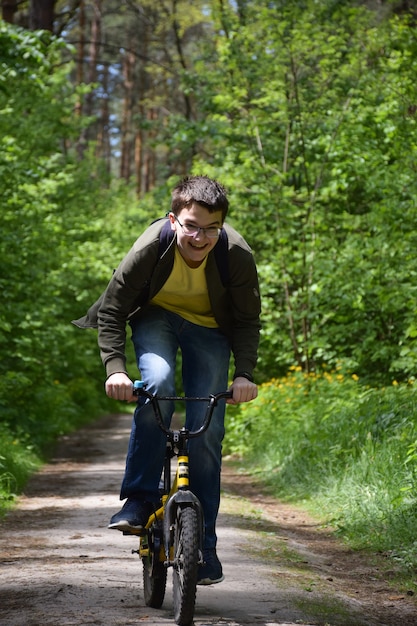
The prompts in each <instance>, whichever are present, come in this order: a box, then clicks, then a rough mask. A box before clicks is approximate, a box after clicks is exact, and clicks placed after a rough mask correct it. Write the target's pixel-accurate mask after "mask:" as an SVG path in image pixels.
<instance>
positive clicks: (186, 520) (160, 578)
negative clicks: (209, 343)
mask: <svg viewBox="0 0 417 626" xmlns="http://www.w3.org/2000/svg"><path fill="white" fill-rule="evenodd" d="M133 387H134V394H135V395H137V396H142V397H145V398H146V399H147V400H148V401H149V402H150V403H151V406H152V408H153V411H154V415H155V419H156V422H157V424H158V426H159V428H160V429H161V430H162V432H163V433H164V434H165V435H166V437H167V445H166V452H165V459H164V465H163V472H162V478H161V489H160V492H161V502H160V506H159V508H157V510H156V511H154V512H153V513H151V515H150V516H149V519H148V522H147V524H146V525H145V528H144V530H143V531H142V532H141V533H138V534H139V550H133V552H136V553H138V554H139V558H140V559H141V561H142V565H143V588H144V597H145V604H146V606H150V607H152V608H157V609H158V608H160V607H161V606H162V603H163V601H164V597H165V591H166V583H167V572H168V568H169V567H172V568H173V576H172V582H173V599H174V619H175V623H176V624H178V625H180V626H189V625H190V624H192V623H193V618H194V610H195V601H196V594H197V582H198V568H199V566H200V565H203V539H204V515H203V510H202V506H201V504H200V501H199V500H198V498H197V496H196V495H195V494H193V493H192V491H190V489H189V467H188V451H187V442H188V440H189V439H192V438H194V437H199V436H201V435H202V434H203V433H204V432H205V431H206V430H207V429H208V427H209V425H210V421H211V418H212V415H213V411H214V408H215V407H216V406H217V404H218V402H219V401H220V400H222V399H226V398H231V397H232V392H231V391H223V392H220V393H217V394H212V395H210V396H208V397H186V396H157V395H156V394H151V393H150V392H148V391H146V385H145V384H144V383H143V381H135V382H134V386H133ZM160 401H171V402H206V403H207V408H206V413H205V416H204V420H203V422H202V424H201V426H200V427H199V428H198V429H197V430H195V431H189V430H187V429H186V428H185V426H183V427H182V428H181V429H179V430H173V429H171V428H167V427H166V426H165V424H164V422H163V419H162V415H161V411H160V406H159V402H160ZM174 457H177V468H176V473H175V478H174V480H172V476H171V463H172V459H173V458H174Z"/></svg>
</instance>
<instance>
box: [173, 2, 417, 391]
mask: <svg viewBox="0 0 417 626" xmlns="http://www.w3.org/2000/svg"><path fill="white" fill-rule="evenodd" d="M211 9H212V18H213V20H214V27H215V28H214V30H215V32H214V35H213V39H212V41H213V42H214V44H213V43H212V41H211V40H210V41H208V40H205V41H203V42H202V44H201V45H200V49H199V51H198V53H197V52H196V53H195V55H194V59H193V60H194V65H193V69H192V71H191V70H189V71H188V72H186V76H184V77H183V81H184V88H186V89H188V90H189V91H190V90H191V91H192V93H193V95H194V97H195V98H196V99H197V101H198V110H199V112H200V118H199V121H198V123H196V122H195V121H193V122H192V123H191V124H190V123H188V122H187V124H184V123H183V122H180V123H179V124H178V125H177V130H176V132H175V122H176V120H175V119H172V120H171V127H170V135H171V137H175V138H178V137H181V142H182V145H184V146H185V145H186V144H187V142H188V145H189V146H190V147H193V148H194V150H195V152H196V156H195V158H194V166H193V169H194V172H196V173H197V172H201V171H204V172H207V173H208V174H210V175H213V176H215V177H217V178H219V179H220V180H221V181H222V182H224V183H225V184H226V186H228V187H229V188H230V190H231V201H232V202H231V205H232V211H231V216H230V221H231V222H232V223H233V224H234V225H235V226H237V227H238V229H239V230H240V231H241V232H242V233H243V234H244V235H245V236H246V238H247V239H248V241H249V242H250V244H251V245H252V247H253V248H254V251H255V254H256V257H257V260H258V264H259V269H260V276H261V287H262V293H263V311H264V314H263V325H264V326H263V334H262V346H261V359H260V363H259V373H260V376H261V378H264V379H268V377H270V376H271V373H272V374H274V375H279V374H280V373H283V372H285V371H286V369H287V368H288V367H289V366H290V365H291V364H292V363H296V364H297V365H300V366H301V367H302V368H303V370H304V371H306V372H310V371H314V370H315V369H316V368H320V366H321V365H323V364H327V365H328V366H331V367H334V366H335V365H336V363H337V361H338V360H339V359H340V358H343V360H344V362H345V363H347V364H348V365H349V368H350V370H351V371H352V372H357V373H358V374H359V375H360V376H361V377H364V376H367V377H368V378H369V380H370V381H374V382H375V381H376V380H379V381H382V382H383V381H384V380H388V379H389V378H390V377H393V376H395V377H397V378H399V379H406V378H407V377H408V376H409V375H411V374H412V373H413V372H414V371H415V367H416V364H417V363H416V354H417V351H416V348H415V337H413V336H412V334H410V333H413V328H415V307H414V306H413V305H412V303H413V302H414V301H415V296H416V293H415V290H416V281H415V267H414V265H415V264H414V260H413V257H414V253H413V250H414V249H415V243H416V242H415V234H414V232H415V228H414V227H413V221H414V217H415V208H416V205H415V197H416V180H417V179H416V176H415V161H416V159H415V155H416V146H417V126H416V108H415V102H416V101H417V92H416V83H415V72H416V63H417V40H416V37H415V29H414V28H413V25H412V23H410V22H409V20H408V17H407V15H403V16H401V17H398V16H395V15H394V14H391V13H390V12H389V11H387V12H386V13H385V14H384V15H383V16H381V13H378V12H376V11H373V10H371V9H369V8H366V7H365V6H359V5H358V6H352V3H348V2H343V3H340V2H333V1H331V0H328V1H325V2H320V3H318V2H313V1H309V0H307V1H306V2H303V3H282V2H276V3H271V2H245V4H244V10H243V9H242V7H241V6H240V5H239V6H236V5H234V4H233V3H221V5H219V4H218V3H217V2H213V3H211ZM177 123H178V120H177ZM183 149H185V148H183Z"/></svg>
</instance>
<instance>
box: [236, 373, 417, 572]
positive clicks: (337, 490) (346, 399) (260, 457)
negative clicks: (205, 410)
mask: <svg viewBox="0 0 417 626" xmlns="http://www.w3.org/2000/svg"><path fill="white" fill-rule="evenodd" d="M225 448H226V451H227V452H229V453H235V454H236V453H237V454H240V455H242V456H243V457H244V458H245V461H246V463H249V464H250V466H251V468H252V471H253V472H256V473H257V474H259V475H260V477H261V478H262V481H263V482H264V483H265V484H266V485H268V487H269V488H270V489H271V490H272V492H273V493H274V494H275V495H276V496H277V497H278V498H280V499H282V500H286V501H293V502H297V503H301V502H302V503H304V505H305V506H306V507H307V508H308V509H309V510H310V511H312V512H314V513H316V514H319V515H320V517H321V518H322V519H324V520H325V521H326V523H330V524H331V525H332V526H333V527H334V528H335V530H336V532H337V533H338V534H339V535H340V536H341V537H343V538H344V539H346V540H347V541H349V543H350V545H352V546H353V547H356V548H358V549H368V550H370V551H376V552H384V553H386V554H387V556H389V557H390V558H391V559H392V560H393V561H395V563H396V565H397V566H398V567H399V568H400V570H402V571H403V572H407V571H412V569H413V568H415V567H416V566H417V540H416V537H417V385H414V384H413V381H410V382H409V383H408V384H404V385H398V384H396V382H395V381H394V383H393V385H392V386H390V387H387V388H381V389H373V388H369V387H365V386H362V385H361V383H360V381H358V380H357V378H356V377H351V376H346V375H343V373H341V372H340V371H339V372H327V373H326V372H325V373H323V374H322V375H320V376H318V375H310V376H306V375H304V374H302V373H301V372H299V371H297V370H293V371H292V372H291V373H290V374H289V375H288V376H286V377H285V378H282V379H276V380H272V381H270V382H269V383H266V384H264V385H262V386H261V387H260V393H259V397H258V399H257V400H256V401H254V402H252V403H249V404H246V405H242V406H241V407H239V408H238V409H234V410H232V411H230V412H229V416H228V424H227V437H226V445H225Z"/></svg>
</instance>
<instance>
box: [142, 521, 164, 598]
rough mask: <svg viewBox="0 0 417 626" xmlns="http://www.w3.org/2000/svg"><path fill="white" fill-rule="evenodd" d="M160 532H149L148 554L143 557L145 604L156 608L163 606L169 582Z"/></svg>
mask: <svg viewBox="0 0 417 626" xmlns="http://www.w3.org/2000/svg"><path fill="white" fill-rule="evenodd" d="M158 534H159V533H158ZM158 534H156V535H155V534H154V533H152V532H149V535H148V554H147V555H146V556H143V557H142V565H143V594H144V597H145V604H146V606H151V607H152V608H154V609H159V608H160V607H161V606H162V603H163V601H164V597H165V589H166V584H167V568H166V567H165V565H164V563H163V562H162V561H161V559H160V554H161V550H162V542H161V539H160V537H159V536H158Z"/></svg>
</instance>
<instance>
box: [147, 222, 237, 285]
mask: <svg viewBox="0 0 417 626" xmlns="http://www.w3.org/2000/svg"><path fill="white" fill-rule="evenodd" d="M174 236H175V232H174V231H173V230H172V228H171V222H170V221H169V220H167V222H166V224H164V225H163V227H162V229H161V232H160V233H159V250H158V258H161V257H162V256H163V255H164V253H165V252H166V250H167V249H168V247H169V246H170V244H171V243H172V240H173V239H174ZM228 252H229V239H228V237H227V233H226V231H225V230H224V228H222V229H221V231H220V236H219V241H218V242H217V244H216V245H215V247H214V258H215V259H216V265H217V270H218V272H219V274H220V279H221V281H222V285H223V287H227V286H228V284H229V256H228Z"/></svg>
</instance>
